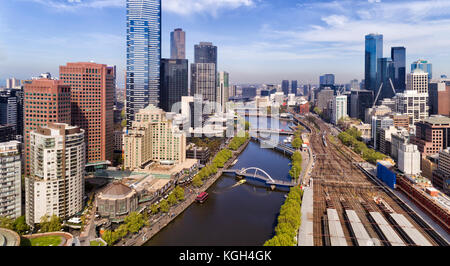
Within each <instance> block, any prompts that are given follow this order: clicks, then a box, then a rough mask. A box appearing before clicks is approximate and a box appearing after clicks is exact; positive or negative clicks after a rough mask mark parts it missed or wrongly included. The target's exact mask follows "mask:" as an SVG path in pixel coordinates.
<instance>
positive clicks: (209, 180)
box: [115, 135, 250, 246]
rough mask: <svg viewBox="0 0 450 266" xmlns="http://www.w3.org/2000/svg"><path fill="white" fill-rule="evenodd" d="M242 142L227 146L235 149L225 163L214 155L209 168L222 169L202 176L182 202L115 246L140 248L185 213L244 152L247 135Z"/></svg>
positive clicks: (153, 218)
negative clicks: (218, 165)
mask: <svg viewBox="0 0 450 266" xmlns="http://www.w3.org/2000/svg"><path fill="white" fill-rule="evenodd" d="M242 140H243V139H240V140H234V139H233V140H232V141H231V143H230V145H231V146H232V147H230V145H229V147H230V149H232V150H234V148H237V149H236V150H235V151H232V157H231V158H229V159H228V160H227V161H226V162H223V161H222V158H224V154H222V155H219V153H220V152H219V153H218V155H219V156H217V155H216V158H217V160H213V163H212V164H211V165H210V167H213V166H214V167H216V166H217V163H219V164H220V166H222V163H223V168H219V169H217V172H216V173H214V174H213V175H212V176H211V175H209V176H203V178H202V179H203V180H201V181H202V185H201V186H199V187H195V186H192V187H188V188H186V189H185V199H184V201H182V202H180V203H177V204H175V205H173V206H172V207H170V208H169V209H168V211H167V213H162V214H158V215H153V217H152V218H151V219H150V225H149V226H145V227H144V228H142V229H141V230H140V231H139V232H138V233H137V234H133V235H132V236H131V238H128V239H123V240H121V241H119V242H118V243H117V244H115V245H118V246H122V245H125V246H142V245H143V244H145V243H146V242H147V241H149V240H150V239H151V238H152V237H153V236H155V235H156V234H157V233H158V232H159V231H160V230H161V229H163V228H164V227H165V226H167V225H168V224H169V223H170V222H171V221H173V220H174V219H175V218H176V217H177V216H178V215H180V214H181V213H183V211H185V210H186V209H187V208H188V207H189V206H190V205H191V204H192V203H194V202H195V198H196V197H197V195H198V194H199V193H200V192H202V191H206V190H207V189H208V188H209V187H210V186H211V185H213V184H214V183H215V182H216V181H217V180H218V179H219V177H221V176H222V174H223V169H227V168H228V167H230V166H231V164H232V163H233V161H234V160H236V158H237V157H238V156H239V155H240V154H241V153H242V152H243V151H244V150H245V148H246V147H247V145H248V143H249V141H250V138H249V137H248V135H246V137H245V140H244V141H242ZM233 143H234V144H233ZM236 143H238V144H240V145H239V147H237V145H235V144H236ZM227 157H228V156H227ZM216 158H215V159H216ZM214 162H215V163H214ZM205 168H206V167H205Z"/></svg>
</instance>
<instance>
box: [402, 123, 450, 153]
mask: <svg viewBox="0 0 450 266" xmlns="http://www.w3.org/2000/svg"><path fill="white" fill-rule="evenodd" d="M411 143H412V144H415V145H417V147H418V148H419V151H420V152H421V153H422V154H423V155H433V154H436V153H438V152H440V151H442V150H444V149H446V148H447V147H449V146H450V118H448V117H446V116H441V115H433V116H430V117H428V118H427V119H424V120H423V121H419V122H417V123H416V135H415V136H414V137H413V138H412V139H411Z"/></svg>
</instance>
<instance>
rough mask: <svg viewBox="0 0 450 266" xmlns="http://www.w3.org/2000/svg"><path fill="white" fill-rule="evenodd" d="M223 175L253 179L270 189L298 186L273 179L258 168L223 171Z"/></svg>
mask: <svg viewBox="0 0 450 266" xmlns="http://www.w3.org/2000/svg"><path fill="white" fill-rule="evenodd" d="M223 173H228V174H235V175H236V176H238V177H244V178H252V179H256V180H258V181H263V182H264V183H265V184H266V185H268V186H270V187H273V186H275V187H293V186H295V185H296V184H295V183H294V182H288V181H281V180H275V179H273V178H272V177H271V176H270V175H269V174H268V173H266V171H264V170H262V169H260V168H257V167H249V168H242V169H228V170H223Z"/></svg>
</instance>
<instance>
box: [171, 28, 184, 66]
mask: <svg viewBox="0 0 450 266" xmlns="http://www.w3.org/2000/svg"><path fill="white" fill-rule="evenodd" d="M170 59H186V32H184V31H183V30H182V29H175V30H174V31H172V32H171V33H170Z"/></svg>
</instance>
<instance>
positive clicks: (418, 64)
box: [411, 59, 433, 80]
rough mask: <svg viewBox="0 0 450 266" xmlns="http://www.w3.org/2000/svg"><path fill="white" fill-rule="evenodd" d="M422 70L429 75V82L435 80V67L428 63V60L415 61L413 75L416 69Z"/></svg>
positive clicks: (412, 68)
mask: <svg viewBox="0 0 450 266" xmlns="http://www.w3.org/2000/svg"><path fill="white" fill-rule="evenodd" d="M417 68H418V69H422V70H423V71H424V72H426V73H428V80H432V79H433V65H432V64H431V63H428V61H427V60H423V59H419V60H417V61H414V62H413V63H412V64H411V73H412V72H414V70H415V69H417Z"/></svg>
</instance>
